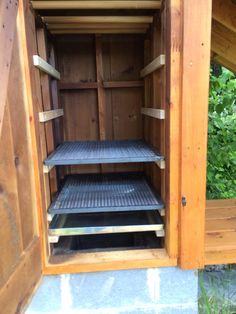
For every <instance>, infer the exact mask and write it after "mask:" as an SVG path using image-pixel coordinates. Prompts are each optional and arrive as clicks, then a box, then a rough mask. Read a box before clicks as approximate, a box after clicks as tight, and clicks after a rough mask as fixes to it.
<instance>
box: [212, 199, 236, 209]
mask: <svg viewBox="0 0 236 314" xmlns="http://www.w3.org/2000/svg"><path fill="white" fill-rule="evenodd" d="M228 207H236V199H219V200H208V201H206V208H207V209H209V208H228Z"/></svg>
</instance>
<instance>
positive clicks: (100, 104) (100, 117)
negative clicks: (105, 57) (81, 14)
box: [95, 35, 106, 140]
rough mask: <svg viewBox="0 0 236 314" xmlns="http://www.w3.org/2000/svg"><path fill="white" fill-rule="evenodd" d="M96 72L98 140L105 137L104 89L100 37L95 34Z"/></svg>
mask: <svg viewBox="0 0 236 314" xmlns="http://www.w3.org/2000/svg"><path fill="white" fill-rule="evenodd" d="M95 40H96V73H97V83H98V89H97V92H98V120H99V137H100V140H105V139H106V126H105V120H106V118H105V91H104V88H103V86H102V81H103V62H102V37H101V36H100V35H96V38H95Z"/></svg>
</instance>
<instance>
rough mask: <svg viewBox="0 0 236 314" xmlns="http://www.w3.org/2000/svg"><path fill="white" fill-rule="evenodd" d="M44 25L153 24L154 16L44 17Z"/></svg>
mask: <svg viewBox="0 0 236 314" xmlns="http://www.w3.org/2000/svg"><path fill="white" fill-rule="evenodd" d="M42 20H43V22H44V23H49V24H50V25H51V24H54V23H55V24H59V23H60V24H66V23H71V24H72V23H73V24H78V23H82V24H87V23H99V24H101V25H102V24H105V23H106V24H107V23H111V24H117V23H128V24H136V23H152V22H153V17H152V16H43V17H42Z"/></svg>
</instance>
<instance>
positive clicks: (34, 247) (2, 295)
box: [0, 1, 42, 314]
mask: <svg viewBox="0 0 236 314" xmlns="http://www.w3.org/2000/svg"><path fill="white" fill-rule="evenodd" d="M24 12H25V10H24V9H23V1H20V3H19V5H18V3H17V1H1V3H0V22H1V29H0V43H1V44H0V73H1V89H0V125H1V128H0V222H1V227H0V250H1V254H0V308H1V310H0V312H1V313H7V314H11V313H21V312H22V310H23V308H24V306H25V305H26V302H27V300H28V299H29V297H30V295H31V293H32V292H33V290H34V289H35V286H36V285H37V283H38V281H39V279H40V277H41V270H42V266H41V249H40V239H39V233H38V224H37V208H38V207H39V206H38V199H37V197H36V195H37V194H36V186H37V185H36V181H35V173H34V169H35V156H34V154H33V151H32V147H33V146H32V139H33V136H32V126H31V123H32V117H31V114H30V102H29V95H30V94H32V93H33V91H32V90H30V89H29V86H27V84H28V79H27V69H28V64H27V62H28V60H27V57H26V55H25V52H26V51H27V50H28V49H29V48H28V47H27V42H26V36H25V32H24V29H23V28H22V27H24V28H25V26H26V25H24ZM27 23H29V25H28V27H27V29H28V32H30V31H31V29H33V28H32V27H31V26H32V24H31V25H30V23H32V20H30V19H27ZM25 29H26V28H25Z"/></svg>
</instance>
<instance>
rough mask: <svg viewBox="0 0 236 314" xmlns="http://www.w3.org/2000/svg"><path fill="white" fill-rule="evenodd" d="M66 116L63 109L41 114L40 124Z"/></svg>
mask: <svg viewBox="0 0 236 314" xmlns="http://www.w3.org/2000/svg"><path fill="white" fill-rule="evenodd" d="M63 115H64V111H63V109H55V110H48V111H42V112H39V122H47V121H51V120H53V119H56V118H59V117H61V116H63Z"/></svg>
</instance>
